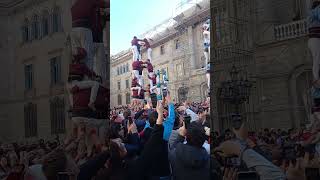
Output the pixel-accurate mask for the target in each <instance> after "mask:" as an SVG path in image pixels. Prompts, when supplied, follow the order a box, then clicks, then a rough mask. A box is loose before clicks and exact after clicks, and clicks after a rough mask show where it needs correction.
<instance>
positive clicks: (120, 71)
mask: <svg viewBox="0 0 320 180" xmlns="http://www.w3.org/2000/svg"><path fill="white" fill-rule="evenodd" d="M119 68H120V74H122V73H123V71H122V70H123V69H122V66H120V67H119Z"/></svg>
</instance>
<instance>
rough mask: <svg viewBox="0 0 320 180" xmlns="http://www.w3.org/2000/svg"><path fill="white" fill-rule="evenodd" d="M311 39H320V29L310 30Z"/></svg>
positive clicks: (313, 28)
mask: <svg viewBox="0 0 320 180" xmlns="http://www.w3.org/2000/svg"><path fill="white" fill-rule="evenodd" d="M309 38H320V27H312V28H309Z"/></svg>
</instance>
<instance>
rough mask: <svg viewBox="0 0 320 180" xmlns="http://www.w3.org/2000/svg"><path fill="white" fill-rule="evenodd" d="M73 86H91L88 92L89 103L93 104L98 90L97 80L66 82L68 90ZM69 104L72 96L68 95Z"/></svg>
mask: <svg viewBox="0 0 320 180" xmlns="http://www.w3.org/2000/svg"><path fill="white" fill-rule="evenodd" d="M74 86H78V87H79V89H87V88H91V93H90V100H89V103H90V104H93V103H94V102H95V101H96V98H97V94H98V90H99V83H98V82H97V81H89V80H87V81H86V80H85V81H72V82H71V83H70V84H68V90H69V91H70V90H71V89H72V88H73V87H74ZM69 100H70V104H71V103H72V104H73V96H72V95H69Z"/></svg>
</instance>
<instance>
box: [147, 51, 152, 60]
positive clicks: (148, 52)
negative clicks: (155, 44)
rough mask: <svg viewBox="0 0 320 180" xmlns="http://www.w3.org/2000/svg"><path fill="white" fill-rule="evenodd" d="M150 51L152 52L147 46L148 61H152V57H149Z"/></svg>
mask: <svg viewBox="0 0 320 180" xmlns="http://www.w3.org/2000/svg"><path fill="white" fill-rule="evenodd" d="M151 53H152V49H151V48H148V50H147V54H148V59H149V60H150V62H151V61H152V59H151Z"/></svg>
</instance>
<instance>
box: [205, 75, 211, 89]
mask: <svg viewBox="0 0 320 180" xmlns="http://www.w3.org/2000/svg"><path fill="white" fill-rule="evenodd" d="M206 76H207V85H208V88H209V89H210V73H207V74H206Z"/></svg>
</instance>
